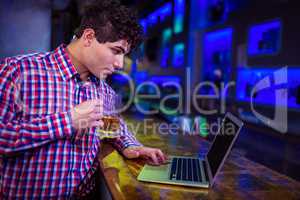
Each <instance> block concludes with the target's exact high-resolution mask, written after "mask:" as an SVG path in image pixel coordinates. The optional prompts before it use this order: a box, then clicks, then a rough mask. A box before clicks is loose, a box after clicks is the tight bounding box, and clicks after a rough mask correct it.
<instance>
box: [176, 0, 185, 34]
mask: <svg viewBox="0 0 300 200" xmlns="http://www.w3.org/2000/svg"><path fill="white" fill-rule="evenodd" d="M184 4H185V0H175V2H174V13H175V17H174V33H175V34H177V33H181V32H182V31H183V22H184V9H185V7H184Z"/></svg>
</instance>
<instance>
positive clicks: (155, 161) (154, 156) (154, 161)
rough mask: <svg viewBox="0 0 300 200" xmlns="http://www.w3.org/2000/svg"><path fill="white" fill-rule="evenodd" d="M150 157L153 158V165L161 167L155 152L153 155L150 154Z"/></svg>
mask: <svg viewBox="0 0 300 200" xmlns="http://www.w3.org/2000/svg"><path fill="white" fill-rule="evenodd" d="M150 157H151V159H152V162H153V164H155V165H159V162H158V159H157V157H156V153H155V152H152V153H151V154H150Z"/></svg>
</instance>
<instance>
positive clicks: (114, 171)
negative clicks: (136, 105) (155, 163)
mask: <svg viewBox="0 0 300 200" xmlns="http://www.w3.org/2000/svg"><path fill="white" fill-rule="evenodd" d="M126 121H127V123H128V125H129V128H130V127H138V130H136V137H137V138H138V139H139V141H140V142H141V143H143V144H144V145H145V146H150V147H156V148H160V149H162V150H163V151H164V152H165V153H167V154H168V155H184V156H193V155H194V156H204V155H205V153H206V152H207V149H208V146H209V143H208V142H207V141H206V140H204V139H203V138H201V137H200V136H199V135H188V134H185V135H184V134H176V135H175V134H173V135H171V134H168V135H162V134H158V133H157V132H156V128H155V127H156V126H155V124H158V122H156V121H152V122H151V123H152V124H154V127H152V128H149V127H151V126H149V124H148V125H147V127H145V124H144V122H143V121H137V120H136V119H127V120H126ZM149 121H150V120H149ZM133 125H135V126H133ZM147 128H148V129H147ZM144 130H146V132H145V133H144ZM99 161H100V168H101V169H100V170H101V172H102V173H103V176H104V179H105V182H106V185H107V187H108V190H109V192H110V194H111V196H112V198H113V199H117V200H119V199H120V200H123V199H129V200H133V199H134V200H136V199H142V200H146V199H157V200H158V199H164V200H165V199H166V200H167V199H170V200H175V199H185V200H190V199H243V200H245V199H251V200H252V199H267V200H269V199H270V200H275V199H280V200H282V199H284V200H288V199H300V183H299V182H297V181H295V180H293V179H291V178H289V177H287V176H285V175H282V174H279V173H277V172H275V171H273V170H271V169H269V168H267V167H265V166H263V165H260V164H258V163H255V162H253V161H250V160H248V159H246V158H245V157H243V156H242V155H241V153H239V150H238V149H235V148H234V149H233V150H232V151H231V153H230V156H229V158H228V159H227V161H226V162H225V164H224V166H223V168H222V170H221V172H220V173H219V174H218V177H217V180H216V182H215V184H214V185H213V187H212V188H209V189H199V188H192V187H184V186H174V185H173V186H172V185H166V184H156V183H146V182H140V181H138V180H137V176H138V174H139V173H140V171H141V169H142V168H143V166H144V164H145V162H144V161H143V160H140V159H134V160H128V159H125V158H124V157H123V156H122V155H120V154H119V153H118V152H117V151H116V150H114V149H113V148H112V146H111V145H110V144H107V143H103V144H102V146H101V153H100V155H99Z"/></svg>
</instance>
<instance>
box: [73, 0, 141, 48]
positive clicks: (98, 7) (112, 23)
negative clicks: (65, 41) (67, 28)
mask: <svg viewBox="0 0 300 200" xmlns="http://www.w3.org/2000/svg"><path fill="white" fill-rule="evenodd" d="M86 28H92V29H93V30H94V31H95V35H96V39H97V41H98V42H100V43H105V42H116V41H118V40H121V39H125V40H127V41H128V43H129V44H130V45H131V50H133V49H135V48H136V47H137V46H138V45H139V44H140V43H141V42H142V40H143V29H142V27H141V25H140V24H139V23H138V15H137V12H136V11H135V10H133V9H131V8H128V7H126V6H124V5H121V3H120V2H119V1H118V0H98V1H94V2H92V3H90V4H89V5H87V6H86V7H85V9H84V11H83V15H82V19H81V23H80V26H79V27H78V28H77V29H76V30H75V36H76V37H77V38H80V37H81V36H82V34H83V31H84V30H85V29H86Z"/></svg>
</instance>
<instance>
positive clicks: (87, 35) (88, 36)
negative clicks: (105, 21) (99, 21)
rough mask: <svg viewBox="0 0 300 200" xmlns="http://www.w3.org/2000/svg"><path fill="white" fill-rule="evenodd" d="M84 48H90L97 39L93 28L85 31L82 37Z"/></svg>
mask: <svg viewBox="0 0 300 200" xmlns="http://www.w3.org/2000/svg"><path fill="white" fill-rule="evenodd" d="M81 38H82V40H83V44H84V46H86V47H88V46H90V45H91V43H92V41H93V40H94V39H95V31H94V29H92V28H87V29H84V31H83V34H82V36H81Z"/></svg>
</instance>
